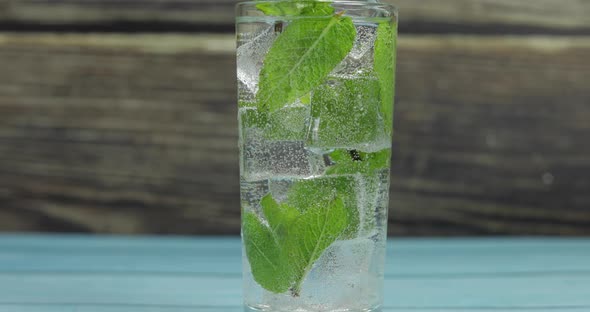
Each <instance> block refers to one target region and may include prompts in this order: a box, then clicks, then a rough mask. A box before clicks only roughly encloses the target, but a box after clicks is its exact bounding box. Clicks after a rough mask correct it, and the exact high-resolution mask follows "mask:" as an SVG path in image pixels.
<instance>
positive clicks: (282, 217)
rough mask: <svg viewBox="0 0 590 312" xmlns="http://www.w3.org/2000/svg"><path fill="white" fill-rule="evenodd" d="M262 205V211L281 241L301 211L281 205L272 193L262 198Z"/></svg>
mask: <svg viewBox="0 0 590 312" xmlns="http://www.w3.org/2000/svg"><path fill="white" fill-rule="evenodd" d="M260 205H261V206H262V212H263V213H264V217H265V218H266V220H267V221H268V225H269V226H270V228H271V229H272V231H273V232H274V233H275V234H276V235H277V237H278V239H279V241H280V240H281V236H284V235H286V231H287V229H288V227H289V225H291V224H292V223H293V222H294V221H295V219H297V217H299V215H300V213H299V211H298V210H297V209H296V208H294V207H291V206H289V205H279V204H278V203H277V202H276V201H275V200H274V198H272V195H270V194H267V195H266V196H264V197H263V198H262V200H261V201H260Z"/></svg>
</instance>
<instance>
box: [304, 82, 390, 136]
mask: <svg viewBox="0 0 590 312" xmlns="http://www.w3.org/2000/svg"><path fill="white" fill-rule="evenodd" d="M380 89H381V87H380V84H379V81H378V80H377V79H374V78H371V77H367V78H354V79H337V78H334V79H331V80H329V81H328V83H325V84H322V85H321V86H319V87H318V88H316V89H314V92H313V96H312V100H311V116H312V119H313V121H312V124H313V125H314V127H313V130H312V131H310V132H309V134H308V135H309V138H308V140H307V141H308V142H307V143H308V145H310V146H314V147H324V148H333V147H345V146H348V147H349V146H357V145H359V144H364V143H366V142H372V141H375V140H376V139H377V138H378V137H379V136H381V135H382V133H383V130H382V129H383V128H382V126H380V125H379V121H380V118H379V107H380Z"/></svg>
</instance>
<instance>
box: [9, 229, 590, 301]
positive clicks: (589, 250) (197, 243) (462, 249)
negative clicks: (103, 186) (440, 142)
mask: <svg viewBox="0 0 590 312" xmlns="http://www.w3.org/2000/svg"><path fill="white" fill-rule="evenodd" d="M240 253H241V248H240V242H239V240H238V239H237V238H179V237H174V238H163V237H141V238H129V237H98V236H94V237H91V236H46V235H0V311H2V312H4V311H7V312H8V311H10V312H48V311H49V312H54V311H55V312H57V311H60V312H64V311H65V312H68V311H80V312H86V311H97V312H98V311H100V312H123V311H125V312H135V311H142V312H143V311H150V312H151V311H174V312H180V311H183V312H184V311H211V312H218V311H241V300H242V299H241V285H242V284H241V273H240V270H241V255H240ZM386 272H387V274H386V281H385V287H386V299H385V309H384V310H385V311H537V312H538V311H590V240H588V239H586V240H584V239H550V238H547V239H448V240H446V239H392V240H390V242H389V246H388V262H387V270H386Z"/></svg>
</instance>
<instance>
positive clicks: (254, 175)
mask: <svg viewBox="0 0 590 312" xmlns="http://www.w3.org/2000/svg"><path fill="white" fill-rule="evenodd" d="M244 140H245V141H244V144H243V147H242V151H241V152H242V155H241V157H242V177H243V178H244V179H245V180H247V181H252V180H261V179H270V178H279V177H301V178H305V177H309V176H310V174H311V169H310V165H309V161H308V157H307V151H306V150H305V148H304V145H303V141H269V140H267V139H266V138H265V137H264V134H263V133H262V131H260V130H259V129H252V130H251V131H249V133H247V134H246V135H245V137H244Z"/></svg>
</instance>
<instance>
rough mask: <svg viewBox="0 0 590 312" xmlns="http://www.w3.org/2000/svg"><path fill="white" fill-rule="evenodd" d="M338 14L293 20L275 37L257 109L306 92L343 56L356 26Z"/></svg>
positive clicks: (271, 107)
mask: <svg viewBox="0 0 590 312" xmlns="http://www.w3.org/2000/svg"><path fill="white" fill-rule="evenodd" d="M341 15H342V14H336V15H334V16H333V17H317V18H315V17H309V18H304V19H297V20H294V21H292V22H291V23H290V24H289V25H288V27H286V28H285V30H284V31H283V32H282V33H281V34H280V35H279V36H278V37H277V39H276V41H275V42H274V44H273V45H272V47H271V48H270V50H269V51H268V54H267V55H266V57H265V59H264V65H263V66H262V69H261V71H260V82H259V90H258V93H257V94H256V98H257V102H258V104H259V107H260V108H262V109H265V110H268V111H270V112H273V111H276V110H278V109H280V108H282V107H283V106H285V105H286V104H288V103H291V102H293V101H295V100H296V99H297V98H300V97H302V96H304V95H306V94H307V93H309V92H310V91H311V90H312V89H313V88H314V87H317V86H318V85H320V84H321V83H322V82H323V81H324V79H325V78H326V76H327V75H328V74H329V73H330V72H331V71H332V70H333V69H334V68H335V67H336V65H338V64H339V63H340V62H341V61H342V60H343V59H344V57H346V55H347V54H348V52H350V50H351V49H352V46H353V44H354V39H355V36H356V29H355V27H354V24H353V22H352V19H351V18H349V17H343V16H341Z"/></svg>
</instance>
